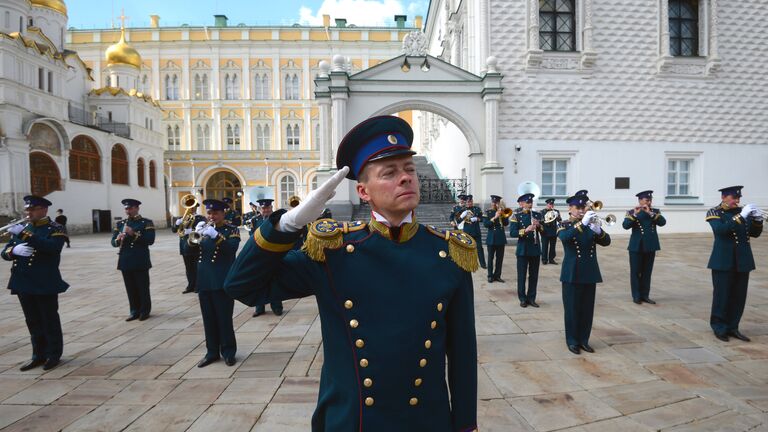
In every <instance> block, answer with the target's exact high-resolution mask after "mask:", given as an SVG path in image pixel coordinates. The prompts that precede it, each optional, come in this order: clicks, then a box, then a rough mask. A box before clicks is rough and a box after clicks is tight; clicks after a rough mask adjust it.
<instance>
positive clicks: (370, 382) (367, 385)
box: [363, 378, 373, 387]
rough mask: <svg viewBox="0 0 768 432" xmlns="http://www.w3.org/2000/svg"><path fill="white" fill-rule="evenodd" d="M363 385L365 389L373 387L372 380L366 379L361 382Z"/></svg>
mask: <svg viewBox="0 0 768 432" xmlns="http://www.w3.org/2000/svg"><path fill="white" fill-rule="evenodd" d="M363 385H364V386H366V387H370V386H372V385H373V380H372V379H370V378H366V379H364V380H363Z"/></svg>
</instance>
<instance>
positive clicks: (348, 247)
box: [347, 244, 355, 253]
mask: <svg viewBox="0 0 768 432" xmlns="http://www.w3.org/2000/svg"><path fill="white" fill-rule="evenodd" d="M354 251H355V246H354V245H351V244H348V245H347V252H349V253H352V252H354Z"/></svg>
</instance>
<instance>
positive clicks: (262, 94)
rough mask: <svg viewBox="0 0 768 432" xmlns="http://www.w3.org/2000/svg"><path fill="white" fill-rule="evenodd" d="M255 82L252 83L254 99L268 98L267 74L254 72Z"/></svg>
mask: <svg viewBox="0 0 768 432" xmlns="http://www.w3.org/2000/svg"><path fill="white" fill-rule="evenodd" d="M255 80H256V82H255V83H254V92H253V94H254V96H253V98H254V99H269V95H270V93H271V92H270V91H269V75H268V74H266V73H264V74H256V79H255Z"/></svg>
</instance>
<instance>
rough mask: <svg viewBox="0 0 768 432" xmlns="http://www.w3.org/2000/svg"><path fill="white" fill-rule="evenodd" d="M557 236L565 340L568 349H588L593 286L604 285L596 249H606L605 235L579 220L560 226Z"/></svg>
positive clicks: (608, 239)
mask: <svg viewBox="0 0 768 432" xmlns="http://www.w3.org/2000/svg"><path fill="white" fill-rule="evenodd" d="M557 236H558V237H559V238H560V241H561V242H562V243H563V251H564V253H563V267H562V269H561V270H560V282H562V284H563V309H564V312H565V340H566V343H567V344H568V345H587V344H589V336H590V334H591V333H592V318H593V316H594V312H595V286H596V284H597V283H600V282H602V281H603V278H602V276H601V275H600V266H598V264H597V250H596V248H595V245H600V246H608V245H609V244H611V237H610V236H609V235H608V233H607V232H605V231H603V232H602V233H600V234H595V233H594V232H593V231H592V230H591V229H589V227H585V226H584V225H582V223H581V220H580V219H571V220H569V221H567V222H563V223H562V224H561V226H560V231H559V232H558V234H557Z"/></svg>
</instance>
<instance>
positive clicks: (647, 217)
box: [622, 190, 667, 304]
mask: <svg viewBox="0 0 768 432" xmlns="http://www.w3.org/2000/svg"><path fill="white" fill-rule="evenodd" d="M635 196H636V197H637V207H635V208H634V209H632V210H629V211H627V215H626V216H624V222H623V223H622V226H623V227H624V229H626V230H628V229H631V230H632V235H631V236H630V237H629V246H627V250H628V251H629V283H630V286H631V287H632V301H634V302H635V303H637V304H640V303H642V302H646V303H649V304H656V302H655V301H653V300H651V297H650V294H651V274H652V273H653V261H654V260H655V259H656V251H657V250H660V249H661V245H660V244H659V233H657V232H656V227H657V226H664V225H666V224H667V220H666V219H664V216H662V215H661V210H659V209H657V208H653V207H652V204H653V191H652V190H647V191H642V192H640V193H638V194H637V195H635Z"/></svg>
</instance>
